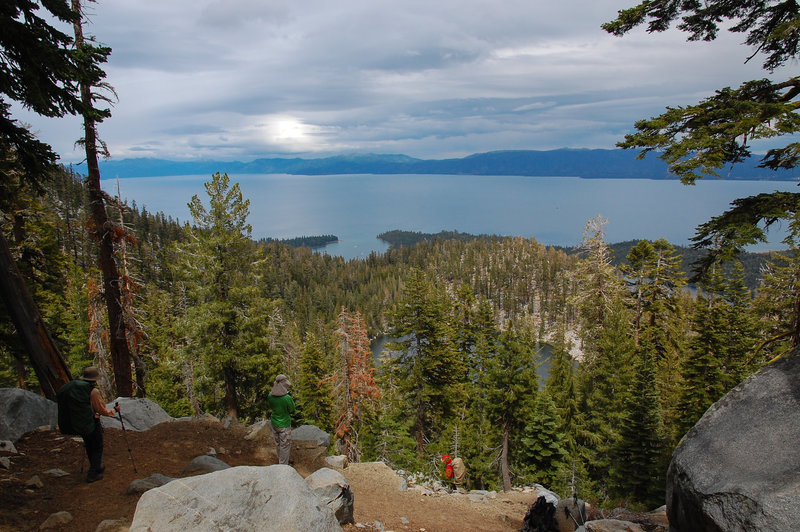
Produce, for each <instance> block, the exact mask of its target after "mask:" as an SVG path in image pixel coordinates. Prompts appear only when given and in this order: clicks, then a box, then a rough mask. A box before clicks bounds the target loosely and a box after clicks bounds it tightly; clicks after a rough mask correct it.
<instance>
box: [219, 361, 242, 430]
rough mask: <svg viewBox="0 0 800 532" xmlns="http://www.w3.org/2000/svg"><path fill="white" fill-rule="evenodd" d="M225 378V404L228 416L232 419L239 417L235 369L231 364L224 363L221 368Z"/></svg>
mask: <svg viewBox="0 0 800 532" xmlns="http://www.w3.org/2000/svg"><path fill="white" fill-rule="evenodd" d="M222 373H223V375H224V378H225V406H227V408H228V416H229V417H230V418H232V419H239V399H238V397H237V394H236V370H234V369H233V366H230V365H226V366H225V367H224V368H222Z"/></svg>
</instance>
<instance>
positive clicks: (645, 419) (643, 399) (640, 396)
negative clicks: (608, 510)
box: [610, 339, 668, 508]
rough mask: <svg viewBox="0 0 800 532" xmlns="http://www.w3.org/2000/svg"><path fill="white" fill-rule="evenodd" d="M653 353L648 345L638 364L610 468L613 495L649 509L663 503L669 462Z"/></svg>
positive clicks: (652, 349)
mask: <svg viewBox="0 0 800 532" xmlns="http://www.w3.org/2000/svg"><path fill="white" fill-rule="evenodd" d="M646 341H649V339H648V340H646ZM654 352H655V349H654V348H653V347H650V346H645V348H644V349H643V350H642V351H641V355H640V357H639V360H638V361H637V362H636V377H635V379H634V380H633V383H632V386H631V394H630V395H629V396H628V398H627V399H626V401H625V405H624V409H625V410H624V412H625V417H624V419H623V423H622V425H621V428H620V439H619V442H618V443H617V444H616V445H615V446H614V449H613V458H614V462H613V466H612V467H611V469H610V471H611V477H612V484H611V486H612V492H613V493H614V494H615V495H617V496H618V497H623V498H628V497H630V499H631V501H632V502H634V503H639V504H642V505H644V506H645V507H648V508H653V507H655V506H658V505H660V504H661V503H663V501H664V485H665V482H666V470H667V462H668V454H667V452H666V445H665V435H664V427H663V424H662V422H661V419H662V414H661V400H660V398H659V393H658V387H657V385H656V362H655V356H654V354H653V353H654Z"/></svg>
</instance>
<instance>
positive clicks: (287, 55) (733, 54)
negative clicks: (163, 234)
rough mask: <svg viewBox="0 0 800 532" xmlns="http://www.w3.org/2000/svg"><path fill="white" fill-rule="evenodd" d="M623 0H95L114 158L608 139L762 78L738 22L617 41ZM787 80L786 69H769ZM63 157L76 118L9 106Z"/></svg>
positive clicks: (433, 149)
mask: <svg viewBox="0 0 800 532" xmlns="http://www.w3.org/2000/svg"><path fill="white" fill-rule="evenodd" d="M631 4H633V2H632V1H630V2H625V0H592V1H586V0H583V1H580V2H578V1H576V0H564V1H561V2H543V1H540V0H535V1H531V0H526V1H521V0H507V1H503V2H488V1H478V0H460V1H453V0H438V1H437V2H422V1H419V0H406V1H404V2H396V1H387V0H372V1H370V2H363V1H354V0H340V1H339V2H325V1H321V0H308V1H304V2H289V1H284V0H192V1H189V0H167V1H164V0H161V1H158V2H156V1H153V0H138V1H136V2H115V1H109V0H102V1H101V2H99V3H97V4H89V10H90V15H89V18H90V20H91V24H90V25H89V26H88V27H87V32H89V33H91V34H93V35H95V36H96V38H97V39H98V40H99V41H100V42H102V43H104V44H107V45H109V46H111V47H112V49H113V53H112V55H111V57H110V61H109V63H108V65H106V72H107V74H108V77H107V81H108V82H109V83H110V84H111V85H113V86H114V87H115V89H116V92H117V94H118V95H119V102H118V103H117V104H116V105H115V107H114V108H113V109H112V114H113V116H112V117H111V118H110V119H108V120H107V121H106V122H104V123H103V124H102V125H101V126H100V134H101V137H102V138H103V139H104V140H105V141H106V142H107V144H108V146H109V149H110V152H111V154H112V156H113V157H114V158H115V159H124V158H131V157H158V158H164V159H173V160H186V159H218V160H252V159H255V158H258V157H272V156H304V157H314V156H323V155H330V154H336V153H353V152H361V153H365V152H371V153H403V154H407V155H411V156H414V157H423V158H443V157H454V156H463V155H467V154H470V153H475V152H485V151H491V150H498V149H540V150H543V149H553V148H561V147H570V148H612V147H614V145H615V143H616V142H617V141H619V140H620V139H621V138H622V137H623V135H624V134H625V133H626V132H630V131H631V130H632V127H633V122H634V121H635V120H637V119H640V118H646V117H649V116H654V115H656V114H659V113H661V112H662V111H663V110H664V108H665V107H666V106H667V105H673V106H674V105H687V104H692V103H695V102H697V101H698V100H699V99H702V98H704V97H707V96H709V95H711V94H712V93H713V91H714V89H716V88H720V87H723V86H737V85H739V84H740V83H741V82H742V81H744V80H747V79H752V78H758V77H765V73H764V72H762V71H761V70H760V68H759V64H758V62H757V61H754V62H753V64H744V59H745V58H746V56H747V55H748V49H747V48H745V47H744V46H742V45H741V44H739V43H740V42H741V41H742V40H743V36H742V35H730V34H728V33H722V34H721V35H720V39H719V40H718V41H715V42H713V43H687V42H685V38H686V36H685V35H684V34H680V33H678V32H676V31H670V32H667V33H664V34H657V35H648V34H646V33H645V32H643V31H638V30H637V31H634V32H633V33H631V34H630V35H628V36H626V37H623V38H617V37H613V36H610V35H608V34H606V33H605V32H604V31H603V30H602V29H601V28H600V24H602V23H603V22H606V21H609V20H611V19H613V18H614V17H615V15H616V12H617V10H619V9H623V8H626V7H630V5H631ZM776 77H780V73H778V74H776ZM15 113H16V116H19V117H20V118H21V119H22V120H23V121H25V122H28V123H31V124H32V125H33V127H34V129H35V130H37V131H38V132H39V135H40V137H41V138H42V139H43V140H45V141H47V142H49V143H50V144H52V145H53V146H54V148H55V149H56V151H57V152H58V153H60V154H61V156H62V160H64V161H65V162H77V161H79V160H81V159H82V157H81V154H80V151H79V150H76V149H75V148H74V146H73V143H74V141H75V140H76V139H77V138H78V137H79V136H80V125H79V123H78V121H77V120H76V119H60V120H52V119H42V118H39V117H36V116H33V115H30V114H26V113H24V112H23V111H20V110H19V109H15Z"/></svg>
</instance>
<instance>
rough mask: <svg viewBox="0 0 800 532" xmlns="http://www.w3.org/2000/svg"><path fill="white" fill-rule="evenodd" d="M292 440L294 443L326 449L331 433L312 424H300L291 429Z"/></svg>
mask: <svg viewBox="0 0 800 532" xmlns="http://www.w3.org/2000/svg"><path fill="white" fill-rule="evenodd" d="M292 441H293V442H294V444H295V445H303V444H305V445H313V446H316V447H324V448H325V449H327V448H328V447H330V445H331V435H330V434H328V433H327V432H325V431H324V430H322V429H320V428H318V427H315V426H314V425H300V426H299V427H297V428H296V429H292Z"/></svg>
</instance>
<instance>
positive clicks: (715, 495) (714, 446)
mask: <svg viewBox="0 0 800 532" xmlns="http://www.w3.org/2000/svg"><path fill="white" fill-rule="evenodd" d="M798 375H800V350H797V349H796V350H795V351H793V352H792V353H791V354H790V355H786V356H784V357H783V358H782V359H780V360H778V361H777V362H775V363H773V364H770V365H769V366H767V367H765V368H763V369H762V370H761V371H759V372H758V373H757V374H755V375H753V376H751V377H749V378H748V379H746V380H745V381H744V382H742V383H741V384H740V385H739V386H737V387H736V388H734V389H733V390H731V391H730V392H729V393H728V394H727V395H726V396H725V397H723V398H722V399H720V400H719V401H717V402H716V403H715V404H714V405H712V406H711V408H709V409H708V411H707V412H706V413H705V414H704V415H703V417H702V418H701V419H700V421H698V422H697V424H696V425H695V426H694V427H693V428H692V429H691V430H690V431H689V432H688V433H687V434H686V436H684V438H683V440H682V441H681V443H680V444H679V445H678V447H677V448H676V449H675V452H674V453H673V455H672V462H671V464H670V466H669V470H668V472H667V514H668V517H669V522H670V530H674V531H685V530H697V527H698V524H700V523H702V526H703V527H704V529H705V530H793V529H795V528H796V527H797V523H798V522H800V468H798V467H797V464H800V445H798V442H799V441H800V378H798Z"/></svg>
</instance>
